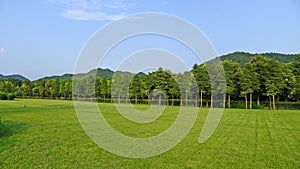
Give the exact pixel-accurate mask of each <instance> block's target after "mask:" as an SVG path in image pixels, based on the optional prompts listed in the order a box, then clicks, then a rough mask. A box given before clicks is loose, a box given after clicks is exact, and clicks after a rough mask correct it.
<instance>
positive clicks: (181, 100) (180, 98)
mask: <svg viewBox="0 0 300 169" xmlns="http://www.w3.org/2000/svg"><path fill="white" fill-rule="evenodd" d="M180 106H182V96H181V95H180Z"/></svg>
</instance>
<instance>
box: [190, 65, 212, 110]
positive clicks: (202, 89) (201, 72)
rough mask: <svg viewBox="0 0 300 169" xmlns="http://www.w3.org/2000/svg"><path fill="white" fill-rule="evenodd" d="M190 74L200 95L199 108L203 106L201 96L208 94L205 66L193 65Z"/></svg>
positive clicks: (208, 84)
mask: <svg viewBox="0 0 300 169" xmlns="http://www.w3.org/2000/svg"><path fill="white" fill-rule="evenodd" d="M192 73H193V75H194V77H195V79H196V82H197V85H198V89H199V94H200V107H202V105H203V95H205V94H208V93H210V87H211V86H210V85H211V84H210V79H209V77H208V73H207V71H206V65H205V64H202V65H197V64H195V65H194V66H193V69H192Z"/></svg>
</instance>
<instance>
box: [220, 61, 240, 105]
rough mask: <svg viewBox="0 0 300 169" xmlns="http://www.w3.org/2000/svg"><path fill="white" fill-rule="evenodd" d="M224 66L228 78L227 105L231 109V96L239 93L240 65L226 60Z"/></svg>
mask: <svg viewBox="0 0 300 169" xmlns="http://www.w3.org/2000/svg"><path fill="white" fill-rule="evenodd" d="M222 65H223V68H224V71H225V76H226V93H227V98H228V99H227V105H228V107H229V108H230V96H231V95H233V94H235V93H238V92H239V81H240V77H241V70H240V65H239V63H237V62H233V61H231V60H224V61H223V62H222Z"/></svg>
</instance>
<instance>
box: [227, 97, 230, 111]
mask: <svg viewBox="0 0 300 169" xmlns="http://www.w3.org/2000/svg"><path fill="white" fill-rule="evenodd" d="M227 105H228V108H230V94H228V101H227Z"/></svg>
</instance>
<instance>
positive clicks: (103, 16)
mask: <svg viewBox="0 0 300 169" xmlns="http://www.w3.org/2000/svg"><path fill="white" fill-rule="evenodd" d="M62 15H63V16H64V17H65V18H68V19H75V20H98V21H101V20H118V19H120V18H122V17H124V16H126V15H125V14H123V13H121V14H117V15H109V14H107V13H104V12H88V11H84V10H66V11H64V12H63V13H62Z"/></svg>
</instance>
